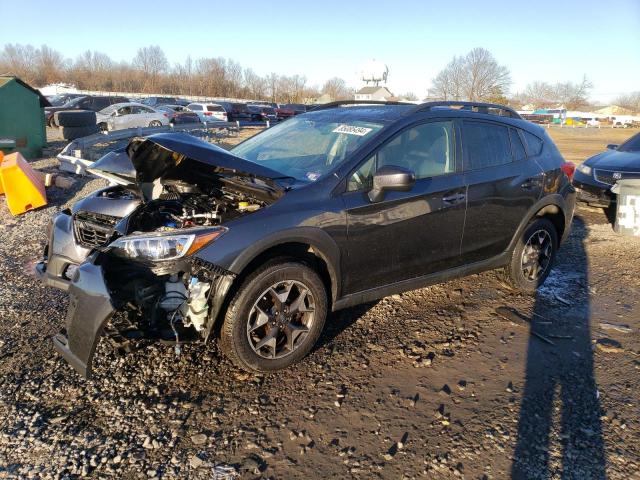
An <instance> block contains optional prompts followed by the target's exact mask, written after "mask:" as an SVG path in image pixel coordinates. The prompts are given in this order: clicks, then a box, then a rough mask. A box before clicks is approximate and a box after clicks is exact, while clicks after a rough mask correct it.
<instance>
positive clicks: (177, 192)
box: [129, 181, 265, 232]
mask: <svg viewBox="0 0 640 480" xmlns="http://www.w3.org/2000/svg"><path fill="white" fill-rule="evenodd" d="M162 187H163V188H162V192H161V193H159V194H157V195H155V199H154V200H151V201H149V202H147V203H146V204H144V205H143V206H142V207H141V208H140V209H139V210H138V211H137V212H135V214H134V215H133V216H132V218H131V220H130V223H129V231H130V232H133V231H141V232H149V231H167V230H173V229H179V228H190V227H200V226H214V225H219V224H221V223H223V222H226V221H228V220H231V219H233V218H235V217H238V216H240V215H242V214H245V213H249V212H255V211H256V210H259V209H260V208H262V207H263V206H265V203H264V202H261V201H259V200H257V199H255V198H251V197H250V196H248V195H246V194H244V193H240V192H235V191H231V190H227V189H225V188H214V189H211V190H209V191H203V190H201V189H200V188H198V187H197V186H194V185H192V184H187V183H184V182H177V181H174V182H167V183H165V184H163V185H162Z"/></svg>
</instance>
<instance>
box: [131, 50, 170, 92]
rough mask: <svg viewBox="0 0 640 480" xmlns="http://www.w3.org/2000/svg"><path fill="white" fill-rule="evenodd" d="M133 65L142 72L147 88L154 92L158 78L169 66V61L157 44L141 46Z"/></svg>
mask: <svg viewBox="0 0 640 480" xmlns="http://www.w3.org/2000/svg"><path fill="white" fill-rule="evenodd" d="M133 66H134V67H135V68H136V69H137V70H139V71H140V73H141V74H142V76H143V84H144V87H145V90H146V91H150V92H153V91H154V89H155V87H156V86H157V84H158V78H159V77H160V75H161V74H163V73H165V72H166V71H167V69H168V68H169V62H168V61H167V57H166V56H165V54H164V52H163V51H162V49H161V48H160V47H159V46H157V45H155V46H150V47H143V48H139V49H138V53H137V54H136V56H135V57H134V58H133Z"/></svg>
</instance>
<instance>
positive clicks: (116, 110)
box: [96, 102, 169, 131]
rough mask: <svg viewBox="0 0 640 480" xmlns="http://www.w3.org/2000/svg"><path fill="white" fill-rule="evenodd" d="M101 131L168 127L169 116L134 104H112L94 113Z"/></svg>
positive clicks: (139, 104) (145, 106)
mask: <svg viewBox="0 0 640 480" xmlns="http://www.w3.org/2000/svg"><path fill="white" fill-rule="evenodd" d="M96 120H97V122H98V126H99V127H100V129H101V130H103V131H105V130H122V129H125V128H136V127H160V126H162V125H169V115H168V114H167V113H166V112H161V111H159V110H156V109H154V108H152V107H149V106H147V105H143V104H141V103H136V102H128V103H114V104H113V105H110V106H108V107H107V108H105V109H103V110H100V111H99V112H97V113H96Z"/></svg>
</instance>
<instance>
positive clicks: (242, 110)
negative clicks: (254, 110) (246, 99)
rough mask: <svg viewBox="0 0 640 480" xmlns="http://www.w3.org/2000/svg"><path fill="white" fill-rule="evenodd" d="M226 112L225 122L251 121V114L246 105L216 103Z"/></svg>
mask: <svg viewBox="0 0 640 480" xmlns="http://www.w3.org/2000/svg"><path fill="white" fill-rule="evenodd" d="M218 104H219V105H222V106H223V107H224V109H225V110H226V112H227V121H229V122H235V121H247V122H250V121H251V112H250V111H249V107H248V105H247V104H246V103H239V102H218Z"/></svg>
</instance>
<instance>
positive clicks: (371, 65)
mask: <svg viewBox="0 0 640 480" xmlns="http://www.w3.org/2000/svg"><path fill="white" fill-rule="evenodd" d="M388 75H389V67H387V66H386V65H385V64H384V63H382V62H381V61H379V60H375V59H373V60H369V61H368V62H365V63H364V64H363V65H362V67H361V69H360V79H361V80H362V81H363V82H365V83H366V84H367V85H369V84H373V85H376V86H377V85H378V84H380V82H384V83H387V76H388Z"/></svg>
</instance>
